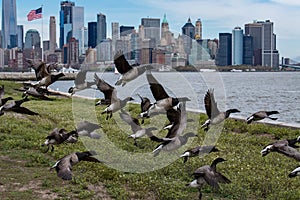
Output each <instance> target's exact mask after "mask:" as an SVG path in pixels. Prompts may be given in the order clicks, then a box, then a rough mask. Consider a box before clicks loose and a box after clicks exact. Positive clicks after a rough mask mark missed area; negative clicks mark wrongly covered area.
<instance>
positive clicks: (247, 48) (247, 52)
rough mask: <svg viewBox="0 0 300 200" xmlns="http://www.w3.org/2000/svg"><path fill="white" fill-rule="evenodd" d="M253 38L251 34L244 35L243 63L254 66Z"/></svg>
mask: <svg viewBox="0 0 300 200" xmlns="http://www.w3.org/2000/svg"><path fill="white" fill-rule="evenodd" d="M252 44H253V38H252V36H250V35H244V36H243V64H244V65H250V66H253V45H252Z"/></svg>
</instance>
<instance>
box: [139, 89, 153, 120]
mask: <svg viewBox="0 0 300 200" xmlns="http://www.w3.org/2000/svg"><path fill="white" fill-rule="evenodd" d="M137 95H138V96H139V97H140V99H141V113H143V112H146V111H147V110H148V109H149V108H150V107H151V106H152V105H153V103H151V101H150V99H149V98H147V97H142V96H141V95H140V94H137ZM141 123H142V124H143V123H144V118H143V119H142V122H141Z"/></svg>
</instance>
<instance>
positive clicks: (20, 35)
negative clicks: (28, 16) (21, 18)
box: [17, 25, 24, 50]
mask: <svg viewBox="0 0 300 200" xmlns="http://www.w3.org/2000/svg"><path fill="white" fill-rule="evenodd" d="M17 36H18V42H17V47H18V48H19V49H21V50H22V49H23V47H24V40H23V38H24V27H23V25H18V26H17Z"/></svg>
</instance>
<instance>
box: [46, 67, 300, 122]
mask: <svg viewBox="0 0 300 200" xmlns="http://www.w3.org/2000/svg"><path fill="white" fill-rule="evenodd" d="M98 75H99V76H100V77H102V78H103V79H104V80H105V81H107V82H108V83H110V84H112V85H114V83H115V82H116V80H118V78H119V76H120V75H118V74H117V75H116V74H114V73H98ZM153 75H154V76H155V77H156V79H157V80H158V81H159V82H160V83H161V84H162V85H163V86H164V87H165V89H166V90H167V92H168V93H169V94H170V95H176V96H177V97H180V96H187V97H189V98H190V99H191V101H190V102H188V104H187V106H188V107H189V108H191V109H197V110H202V111H204V103H203V98H204V95H205V93H206V91H207V89H208V88H214V90H215V99H216V101H217V103H218V107H219V109H220V110H225V109H228V108H237V109H239V110H240V111H241V113H239V114H238V115H239V116H242V117H247V116H249V115H250V114H252V113H253V112H256V111H259V110H278V111H279V112H280V114H279V115H278V116H277V117H278V121H281V122H287V123H297V124H300V104H299V99H300V73H298V72H242V73H238V72H236V73H234V72H226V73H219V72H207V73H194V72H193V73H189V72H184V73H183V72H161V73H153ZM93 76H94V75H93V73H88V75H87V79H88V80H93ZM72 85H73V81H58V82H56V83H54V84H53V85H52V86H51V87H52V88H53V89H56V90H60V91H63V92H67V91H68V88H69V87H71V86H72ZM116 88H117V90H118V96H119V97H120V98H124V97H126V96H129V95H130V96H132V97H133V98H135V100H136V101H137V102H139V101H140V100H139V98H138V97H137V96H136V93H139V94H141V95H142V96H147V97H149V98H150V99H151V100H152V101H154V99H153V97H152V94H151V91H150V88H149V85H148V82H147V79H146V76H145V74H143V75H142V76H140V77H138V78H137V79H135V80H133V81H131V82H129V83H127V84H126V85H125V86H124V87H121V86H117V87H116ZM78 94H79V95H84V96H89V97H96V98H102V97H103V94H102V93H101V92H100V91H98V90H92V89H89V90H85V91H83V92H78Z"/></svg>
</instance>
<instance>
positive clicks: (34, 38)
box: [24, 29, 41, 49]
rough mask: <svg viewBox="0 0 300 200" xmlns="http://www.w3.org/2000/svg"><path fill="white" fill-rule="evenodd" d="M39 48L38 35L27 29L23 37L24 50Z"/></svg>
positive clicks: (39, 40)
mask: <svg viewBox="0 0 300 200" xmlns="http://www.w3.org/2000/svg"><path fill="white" fill-rule="evenodd" d="M32 48H41V37H40V33H39V32H38V31H37V30H35V29H29V30H28V31H27V32H26V35H25V44H24V49H32Z"/></svg>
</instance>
